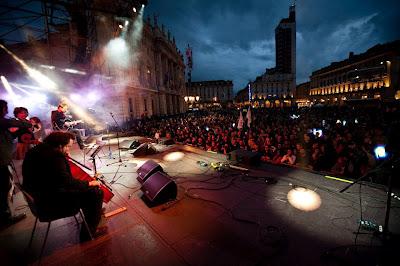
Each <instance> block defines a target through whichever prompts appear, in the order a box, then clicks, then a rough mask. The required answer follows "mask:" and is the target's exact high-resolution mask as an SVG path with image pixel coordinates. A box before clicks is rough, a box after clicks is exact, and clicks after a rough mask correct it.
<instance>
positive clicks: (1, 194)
mask: <svg viewBox="0 0 400 266" xmlns="http://www.w3.org/2000/svg"><path fill="white" fill-rule="evenodd" d="M10 176H11V173H10V171H9V170H8V166H7V165H4V166H3V165H2V166H0V218H7V217H8V216H9V215H10V209H9V206H8V192H9V191H10V188H11V183H10Z"/></svg>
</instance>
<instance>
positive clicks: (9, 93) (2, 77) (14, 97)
mask: <svg viewBox="0 0 400 266" xmlns="http://www.w3.org/2000/svg"><path fill="white" fill-rule="evenodd" d="M0 79H1V82H2V83H3V86H4V89H5V90H6V91H7V93H8V95H10V97H11V99H12V101H14V102H15V100H16V99H17V96H16V94H15V93H14V91H13V89H12V88H11V86H10V83H8V80H7V79H6V77H4V76H1V77H0Z"/></svg>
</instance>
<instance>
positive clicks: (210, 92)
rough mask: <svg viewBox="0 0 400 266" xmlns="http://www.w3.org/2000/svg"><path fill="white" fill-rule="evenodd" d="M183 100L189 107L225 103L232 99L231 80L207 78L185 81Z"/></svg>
mask: <svg viewBox="0 0 400 266" xmlns="http://www.w3.org/2000/svg"><path fill="white" fill-rule="evenodd" d="M186 87H187V89H188V95H187V96H186V97H185V101H186V102H187V103H188V104H189V108H190V107H210V106H214V105H219V106H221V105H226V104H227V103H229V102H231V101H232V100H233V83H232V80H208V81H197V82H190V84H189V83H186Z"/></svg>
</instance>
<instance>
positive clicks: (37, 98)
mask: <svg viewBox="0 0 400 266" xmlns="http://www.w3.org/2000/svg"><path fill="white" fill-rule="evenodd" d="M30 97H31V100H32V101H34V102H37V103H45V102H47V96H46V95H44V94H41V93H33V94H32V95H30Z"/></svg>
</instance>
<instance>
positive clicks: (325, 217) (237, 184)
mask: <svg viewBox="0 0 400 266" xmlns="http://www.w3.org/2000/svg"><path fill="white" fill-rule="evenodd" d="M127 139H128V140H129V139H130V138H124V139H122V140H121V141H124V140H127ZM102 144H103V145H104V146H103V147H102V149H101V150H100V151H99V152H98V154H97V156H96V157H95V158H96V166H97V170H98V172H99V173H101V174H102V175H104V180H105V181H106V183H107V184H109V186H110V187H111V188H112V190H113V193H114V194H115V195H114V197H113V199H112V200H111V202H110V203H108V204H106V205H104V206H105V207H106V212H107V213H109V212H112V211H114V210H116V209H119V208H122V207H126V208H127V210H126V211H123V212H121V213H118V214H116V215H114V216H111V217H109V218H107V219H104V221H102V223H104V224H107V225H108V234H106V235H104V236H102V237H99V238H97V239H95V240H93V241H89V242H86V243H83V244H80V243H79V233H78V228H77V226H76V222H75V220H74V219H73V218H68V219H63V220H58V221H56V222H54V223H53V224H52V226H51V229H50V234H49V238H48V241H47V244H46V248H45V251H44V256H43V258H42V262H41V263H42V264H43V265H99V264H102V265H346V264H347V265H357V264H359V265H376V264H380V265H384V264H385V262H388V261H389V259H390V258H396V255H397V254H395V253H394V250H396V252H397V250H398V246H397V247H396V246H394V244H393V242H395V241H392V240H393V237H390V239H392V240H389V241H387V244H386V246H385V247H384V248H382V241H381V236H380V235H379V233H373V232H372V231H369V230H366V229H365V228H361V229H360V230H359V233H360V234H358V237H357V239H356V234H355V232H357V231H358V229H359V226H358V224H359V220H360V196H361V203H362V217H363V219H364V220H368V221H372V222H374V223H376V224H377V225H383V224H384V219H385V206H386V192H385V191H384V190H383V189H382V188H381V187H379V186H375V185H371V184H364V185H362V186H361V187H360V185H358V184H356V185H354V186H352V187H351V188H350V189H348V190H347V191H345V192H344V193H339V192H338V191H339V190H340V189H342V188H343V187H345V186H346V185H347V183H345V182H342V181H338V180H333V179H330V178H327V177H325V176H323V175H319V174H315V173H310V172H307V171H303V170H299V169H295V168H289V167H285V166H277V165H270V164H261V165H259V166H246V165H240V167H244V168H248V169H249V171H245V170H243V169H242V170H239V169H233V168H230V167H229V166H228V163H229V161H228V160H227V158H226V156H224V155H221V154H215V153H209V152H205V151H203V150H200V149H197V148H194V147H190V146H184V145H180V144H174V145H168V146H166V145H163V144H151V146H152V147H153V148H154V150H155V151H157V153H155V154H149V155H144V156H142V155H141V156H136V155H132V154H131V153H132V151H130V150H122V151H120V152H121V159H122V163H119V162H118V161H119V152H118V149H117V142H116V139H111V140H109V141H107V140H106V141H103V142H102ZM92 152H93V150H92V151H90V150H86V152H85V155H84V153H83V152H82V151H80V150H79V149H77V147H74V149H73V152H72V154H71V156H72V157H73V158H74V159H76V160H78V161H80V162H81V163H84V164H85V165H87V166H89V167H93V164H92V162H91V161H90V160H89V159H90V156H89V155H90V154H91V153H92ZM86 153H87V154H86ZM150 159H151V160H154V161H155V162H157V163H159V164H160V166H161V167H162V168H163V169H164V171H165V172H166V173H167V174H168V175H169V177H170V178H171V179H172V180H173V181H174V182H176V184H177V185H178V195H177V200H175V201H172V202H168V203H163V204H160V205H157V206H152V204H149V202H148V201H146V200H143V199H144V197H143V192H142V191H141V190H140V183H139V182H138V181H137V179H136V177H137V173H136V171H137V169H138V168H139V167H140V166H142V165H143V164H144V163H145V162H146V161H148V160H150ZM112 163H114V164H112ZM211 163H221V164H218V165H224V167H220V168H219V169H217V168H218V167H217V168H215V169H214V167H213V166H212V164H211ZM110 164H111V165H110ZM20 165H21V162H16V166H17V168H19V167H20ZM213 165H214V166H215V164H213ZM305 189H308V190H309V191H311V192H312V194H313V195H316V197H317V199H319V200H320V202H319V203H317V205H316V206H314V207H311V208H312V210H310V209H304V208H303V209H302V207H299V206H296V207H294V205H293V202H289V201H290V200H291V198H290V197H288V194H289V195H291V193H292V192H293V191H302V190H305ZM394 193H398V191H395V192H394ZM396 195H398V194H396ZM308 200H309V199H308V198H303V201H308ZM150 203H151V202H150ZM14 206H15V207H17V212H26V213H27V215H28V217H27V218H26V219H25V220H23V221H21V222H19V223H18V224H16V225H13V226H10V227H8V228H4V229H2V230H1V231H0V243H1V244H0V245H1V251H0V252H1V253H0V255H1V261H2V265H24V264H32V263H35V262H37V259H38V256H39V253H40V249H41V245H42V243H43V239H44V234H45V230H46V224H43V223H39V227H38V229H37V231H36V233H35V238H34V240H33V244H32V248H31V250H29V251H27V250H25V248H26V247H27V245H28V242H29V237H30V233H31V230H32V228H33V224H34V217H33V216H32V214H31V213H30V211H29V209H28V208H27V207H26V203H25V202H24V200H23V199H22V195H21V193H20V192H19V193H17V195H16V197H15V200H14ZM399 206H400V201H399V200H398V198H393V199H392V208H391V212H390V220H389V221H390V226H389V230H390V232H391V233H396V234H399V233H400V225H399V220H400V212H399ZM355 239H356V244H357V246H355ZM396 244H397V245H398V242H396Z"/></svg>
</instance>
